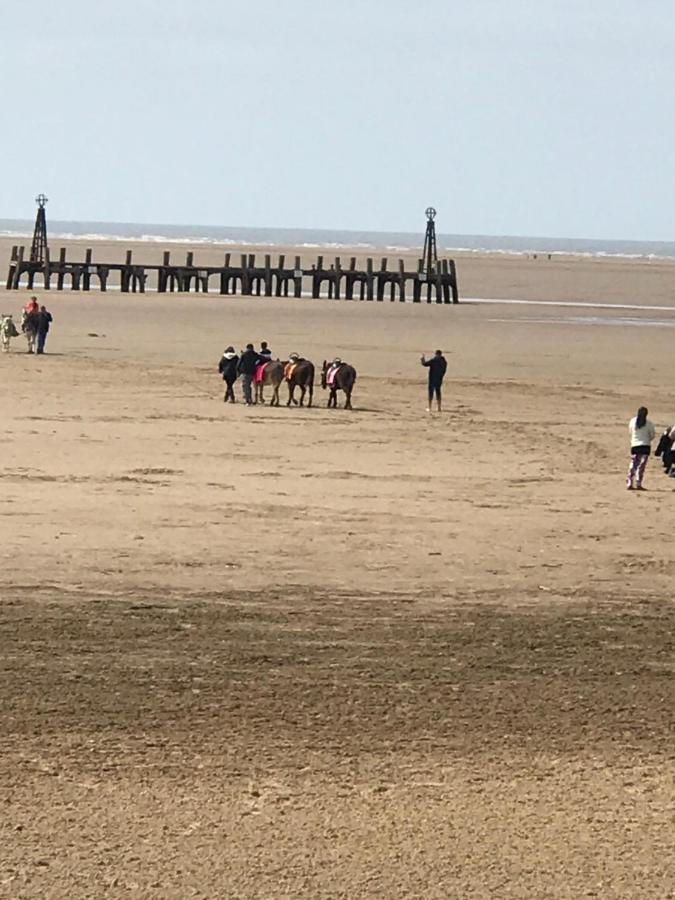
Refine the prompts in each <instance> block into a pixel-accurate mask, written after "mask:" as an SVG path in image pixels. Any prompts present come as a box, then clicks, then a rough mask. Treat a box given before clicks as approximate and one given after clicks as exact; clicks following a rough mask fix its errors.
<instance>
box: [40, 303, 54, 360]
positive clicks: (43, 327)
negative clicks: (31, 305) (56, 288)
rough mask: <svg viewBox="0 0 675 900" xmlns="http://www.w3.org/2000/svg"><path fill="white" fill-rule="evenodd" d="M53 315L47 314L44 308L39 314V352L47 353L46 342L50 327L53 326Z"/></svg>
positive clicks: (42, 307) (41, 308)
mask: <svg viewBox="0 0 675 900" xmlns="http://www.w3.org/2000/svg"><path fill="white" fill-rule="evenodd" d="M52 321H53V319H52V314H51V313H50V312H47V310H46V308H45V307H44V306H41V307H40V312H39V313H38V314H37V352H38V353H44V352H45V341H46V340H47V333H48V332H49V326H50V325H51V324H52Z"/></svg>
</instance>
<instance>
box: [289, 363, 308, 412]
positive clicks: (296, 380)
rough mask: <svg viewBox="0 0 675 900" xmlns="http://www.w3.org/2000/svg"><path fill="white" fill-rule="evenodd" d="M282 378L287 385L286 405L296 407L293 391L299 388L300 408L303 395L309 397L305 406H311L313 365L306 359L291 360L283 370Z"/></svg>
mask: <svg viewBox="0 0 675 900" xmlns="http://www.w3.org/2000/svg"><path fill="white" fill-rule="evenodd" d="M284 377H285V378H286V382H287V383H288V403H287V404H286V406H290V405H291V403H294V404H295V405H296V406H297V405H298V401H297V400H296V399H295V389H296V387H297V388H300V406H304V405H305V394H308V395H309V399H308V400H307V406H311V405H312V397H313V396H314V363H313V362H310V361H309V360H308V359H301V358H300V357H297V358H291V359H290V360H289V361H288V362H287V363H286V364H285V368H284Z"/></svg>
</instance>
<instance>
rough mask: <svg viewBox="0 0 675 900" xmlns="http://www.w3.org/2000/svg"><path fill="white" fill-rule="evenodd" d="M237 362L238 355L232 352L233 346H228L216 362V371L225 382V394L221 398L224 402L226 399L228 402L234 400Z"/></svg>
mask: <svg viewBox="0 0 675 900" xmlns="http://www.w3.org/2000/svg"><path fill="white" fill-rule="evenodd" d="M238 364H239V357H238V356H237V354H236V353H235V352H234V347H228V348H227V350H226V351H225V352H224V353H223V355H222V357H221V359H220V362H219V363H218V371H219V372H220V374H221V375H222V376H223V381H224V382H225V396H224V398H223V400H224V402H225V403H227V401H228V400H229V401H230V403H234V402H235V399H234V383H235V381H236V380H237V366H238Z"/></svg>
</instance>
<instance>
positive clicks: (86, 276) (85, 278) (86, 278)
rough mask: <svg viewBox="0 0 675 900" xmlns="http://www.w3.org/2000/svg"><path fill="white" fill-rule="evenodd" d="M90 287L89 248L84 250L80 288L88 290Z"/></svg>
mask: <svg viewBox="0 0 675 900" xmlns="http://www.w3.org/2000/svg"><path fill="white" fill-rule="evenodd" d="M90 287H91V249H89V248H87V249H86V250H85V251H84V272H83V275H82V290H83V291H88V290H89V288H90Z"/></svg>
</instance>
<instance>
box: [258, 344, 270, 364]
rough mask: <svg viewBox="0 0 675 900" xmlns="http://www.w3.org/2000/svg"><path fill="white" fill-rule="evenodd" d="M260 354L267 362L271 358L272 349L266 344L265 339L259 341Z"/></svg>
mask: <svg viewBox="0 0 675 900" xmlns="http://www.w3.org/2000/svg"><path fill="white" fill-rule="evenodd" d="M259 355H260V356H262V358H263V360H264V361H265V362H269V361H270V360H271V359H272V351H271V350H270V348H269V347H268V346H267V341H261V342H260V354H259Z"/></svg>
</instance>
